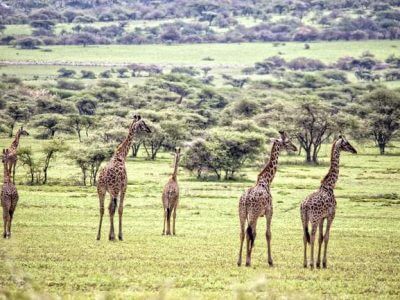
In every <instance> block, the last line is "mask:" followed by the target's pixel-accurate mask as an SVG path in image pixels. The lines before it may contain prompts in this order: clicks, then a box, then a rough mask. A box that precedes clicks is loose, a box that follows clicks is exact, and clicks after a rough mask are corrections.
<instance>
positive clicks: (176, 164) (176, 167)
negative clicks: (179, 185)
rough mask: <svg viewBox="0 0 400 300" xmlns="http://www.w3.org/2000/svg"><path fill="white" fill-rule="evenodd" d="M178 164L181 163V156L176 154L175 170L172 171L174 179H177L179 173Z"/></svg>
mask: <svg viewBox="0 0 400 300" xmlns="http://www.w3.org/2000/svg"><path fill="white" fill-rule="evenodd" d="M178 165H179V156H178V154H175V161H174V172H173V173H172V179H174V180H176V176H177V175H178Z"/></svg>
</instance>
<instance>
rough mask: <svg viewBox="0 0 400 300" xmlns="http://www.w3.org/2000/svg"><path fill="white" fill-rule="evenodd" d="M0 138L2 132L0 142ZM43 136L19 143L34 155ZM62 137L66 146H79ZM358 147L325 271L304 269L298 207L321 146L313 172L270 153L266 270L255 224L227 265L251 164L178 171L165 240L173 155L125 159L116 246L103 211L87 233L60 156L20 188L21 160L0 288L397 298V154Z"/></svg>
mask: <svg viewBox="0 0 400 300" xmlns="http://www.w3.org/2000/svg"><path fill="white" fill-rule="evenodd" d="M10 141H11V140H10V139H5V138H1V139H0V146H1V147H5V146H7V145H9V143H10ZM41 143H42V142H41V141H35V140H33V139H31V138H25V139H23V140H22V141H21V145H22V146H27V145H32V147H33V148H34V149H35V151H38V150H39V149H40V147H41ZM68 143H69V144H70V145H71V147H74V145H76V143H77V142H76V141H75V140H71V141H69V142H68ZM358 150H359V154H358V155H350V154H343V155H342V158H341V174H340V179H339V182H338V185H337V189H336V196H337V202H338V208H337V213H336V219H335V221H334V223H333V228H332V232H331V240H330V243H329V260H328V269H327V270H314V271H310V270H309V269H303V267H302V253H303V252H302V245H303V242H302V229H301V224H300V218H299V209H298V207H299V204H300V202H301V201H302V199H303V198H304V197H305V196H306V195H307V194H309V193H310V192H311V191H313V190H315V189H316V188H317V187H318V185H319V182H320V179H321V178H322V177H323V175H324V174H325V173H326V171H327V168H328V167H327V161H328V157H327V154H328V153H329V147H324V148H323V149H322V150H321V155H322V157H321V159H322V162H323V164H322V165H321V166H317V167H313V166H307V165H304V164H302V163H301V160H302V158H299V157H297V156H286V155H283V157H281V159H280V163H281V164H280V166H279V169H278V173H277V176H276V178H275V181H274V183H273V186H272V194H273V202H274V217H273V221H272V254H273V258H274V261H275V266H274V267H273V268H269V267H268V266H267V263H266V243H265V238H264V231H265V221H264V220H261V219H260V220H259V223H258V224H259V226H258V228H257V232H258V235H257V239H256V244H255V251H254V256H253V266H252V267H251V268H245V267H241V268H238V267H237V266H236V259H237V251H238V246H239V245H238V244H239V236H238V230H239V228H238V217H237V203H238V199H239V197H240V195H241V194H242V192H243V191H244V190H245V189H246V188H248V187H250V186H252V184H253V183H252V182H253V181H254V180H255V178H256V174H257V172H258V168H257V167H255V166H249V167H248V168H247V169H245V170H244V171H243V173H244V174H246V179H245V180H242V181H228V182H225V181H223V182H215V181H208V182H203V181H197V180H194V178H193V177H192V176H191V175H190V174H188V173H187V172H185V171H184V170H183V169H181V170H180V174H179V180H180V181H179V183H180V188H181V199H180V207H179V209H178V217H177V236H176V237H165V236H161V231H162V205H161V190H162V188H163V185H164V184H165V182H166V181H167V179H168V174H169V173H170V172H171V163H172V156H171V155H170V154H168V153H162V155H161V157H160V159H158V160H157V161H155V162H151V161H146V160H144V159H143V156H142V154H141V155H140V156H141V157H140V158H138V159H130V158H129V159H128V163H127V168H128V176H129V186H128V191H127V199H126V201H125V211H124V234H125V241H123V242H109V241H108V240H107V233H108V225H109V221H108V218H107V217H106V218H105V221H104V227H103V236H102V240H101V241H96V240H95V237H96V230H97V225H98V200H97V196H96V191H95V188H94V187H80V186H74V185H73V183H74V182H78V181H79V178H80V173H79V169H78V168H77V167H76V166H74V165H73V164H72V163H71V162H70V161H68V160H67V159H63V158H62V157H59V158H58V159H57V160H56V161H55V162H54V163H53V164H52V168H51V170H50V173H49V178H50V184H49V185H46V186H28V185H25V184H23V183H24V181H25V170H24V169H23V168H22V167H21V166H20V167H19V168H18V172H17V175H18V176H17V182H18V185H17V186H18V190H19V193H20V201H19V204H18V207H17V210H16V214H15V223H14V230H13V237H12V238H11V239H10V240H0V257H1V261H2V263H1V264H0V295H1V294H2V293H3V294H5V295H9V296H10V297H16V296H18V295H19V296H21V295H24V296H26V295H28V296H31V297H33V296H34V295H37V294H39V295H43V294H50V295H59V296H63V297H67V298H68V297H73V298H94V297H101V298H102V297H106V296H110V297H112V298H126V297H128V298H136V299H137V298H148V297H151V296H154V297H159V298H163V297H164V296H165V295H166V296H167V297H168V298H173V299H175V298H183V297H184V298H188V297H195V298H208V299H215V298H234V297H237V298H244V297H250V298H265V297H268V298H282V297H289V298H296V299H297V298H310V297H312V298H325V297H328V298H331V297H335V298H359V299H365V298H370V299H373V298H388V299H390V298H392V299H396V298H398V297H399V295H400V287H399V285H398V282H399V280H400V275H399V274H400V232H399V229H398V226H397V225H396V224H397V223H398V221H399V220H400V210H399V209H400V206H399V205H400V204H398V202H396V201H397V200H395V199H393V198H395V197H398V194H399V191H400V180H399V179H400V175H399V172H398V170H400V160H399V156H398V155H399V154H400V151H399V148H389V149H388V152H389V153H390V154H392V155H387V156H379V155H376V153H377V149H376V148H369V147H365V146H361V145H359V146H358ZM395 154H396V155H395ZM293 162H294V163H293ZM289 163H290V164H289ZM56 183H57V184H56ZM393 195H397V196H393ZM364 200H366V201H364ZM369 200H373V201H369ZM106 215H107V214H106Z"/></svg>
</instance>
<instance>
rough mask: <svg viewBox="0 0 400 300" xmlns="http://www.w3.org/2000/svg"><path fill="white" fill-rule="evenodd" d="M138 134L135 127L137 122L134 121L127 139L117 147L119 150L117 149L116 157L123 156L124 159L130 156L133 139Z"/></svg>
mask: <svg viewBox="0 0 400 300" xmlns="http://www.w3.org/2000/svg"><path fill="white" fill-rule="evenodd" d="M135 134H136V128H135V122H133V123H132V124H131V125H130V126H129V132H128V135H127V137H126V138H125V140H123V141H122V143H121V144H119V146H118V147H117V150H115V153H114V157H118V158H122V159H123V160H125V159H126V157H127V156H128V152H129V150H130V148H131V146H132V143H133V139H134V137H135Z"/></svg>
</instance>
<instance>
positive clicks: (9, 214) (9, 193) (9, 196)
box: [1, 149, 18, 238]
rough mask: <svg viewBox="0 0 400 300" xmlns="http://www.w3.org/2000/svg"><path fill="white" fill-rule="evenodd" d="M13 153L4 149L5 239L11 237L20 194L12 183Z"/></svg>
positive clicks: (3, 202)
mask: <svg viewBox="0 0 400 300" xmlns="http://www.w3.org/2000/svg"><path fill="white" fill-rule="evenodd" d="M10 155H11V152H10V150H9V149H3V157H2V159H1V160H2V163H3V167H4V177H3V186H2V188H1V206H2V207H3V222H4V232H3V237H4V238H10V237H11V222H12V219H13V216H14V211H15V208H16V207H17V202H18V192H17V189H16V187H15V185H14V184H13V183H12V182H11V174H10V172H9V168H8V164H9V160H10Z"/></svg>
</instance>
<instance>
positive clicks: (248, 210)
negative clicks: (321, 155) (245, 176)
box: [237, 131, 297, 266]
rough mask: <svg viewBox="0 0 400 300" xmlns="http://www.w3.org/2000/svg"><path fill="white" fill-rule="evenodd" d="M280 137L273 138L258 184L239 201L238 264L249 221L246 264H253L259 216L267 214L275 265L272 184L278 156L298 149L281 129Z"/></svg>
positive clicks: (269, 255)
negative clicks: (272, 231)
mask: <svg viewBox="0 0 400 300" xmlns="http://www.w3.org/2000/svg"><path fill="white" fill-rule="evenodd" d="M279 134H280V137H279V138H277V139H273V140H272V141H273V145H272V150H271V155H270V158H269V161H268V163H267V164H266V165H265V167H264V169H263V170H262V171H261V172H260V173H259V175H258V178H257V182H256V185H255V186H254V187H252V188H250V189H248V190H247V191H246V192H245V193H244V194H243V195H242V196H241V197H240V201H239V219H240V248H239V258H238V261H237V264H238V266H241V264H242V249H243V241H244V236H245V224H246V221H247V230H246V233H247V234H246V249H247V256H246V266H250V265H251V252H252V250H253V247H254V240H255V238H256V226H257V220H258V218H259V217H262V216H265V217H266V221H267V230H266V239H267V246H268V264H269V265H270V266H273V262H272V257H271V220H272V213H273V209H272V196H271V192H270V186H271V183H272V180H273V179H274V177H275V173H276V170H277V167H278V157H279V153H280V152H281V151H282V150H288V151H297V148H296V146H295V145H293V143H292V142H291V140H290V138H289V137H288V135H287V134H286V133H285V132H283V131H280V132H279Z"/></svg>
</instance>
